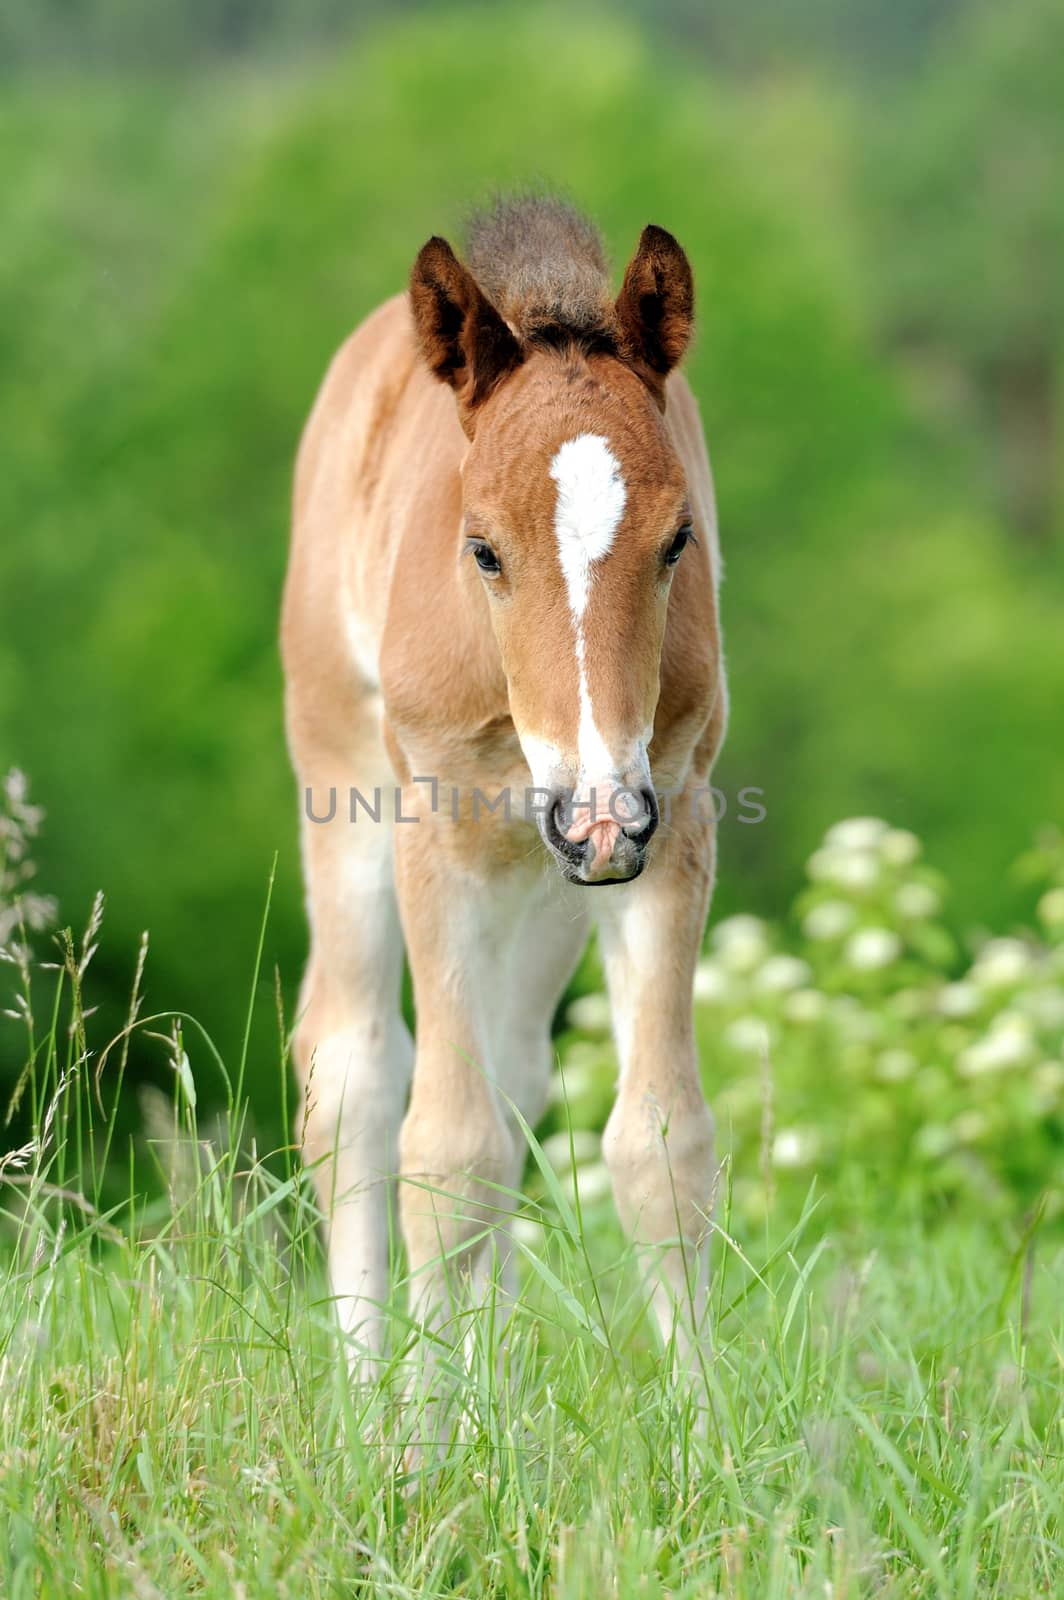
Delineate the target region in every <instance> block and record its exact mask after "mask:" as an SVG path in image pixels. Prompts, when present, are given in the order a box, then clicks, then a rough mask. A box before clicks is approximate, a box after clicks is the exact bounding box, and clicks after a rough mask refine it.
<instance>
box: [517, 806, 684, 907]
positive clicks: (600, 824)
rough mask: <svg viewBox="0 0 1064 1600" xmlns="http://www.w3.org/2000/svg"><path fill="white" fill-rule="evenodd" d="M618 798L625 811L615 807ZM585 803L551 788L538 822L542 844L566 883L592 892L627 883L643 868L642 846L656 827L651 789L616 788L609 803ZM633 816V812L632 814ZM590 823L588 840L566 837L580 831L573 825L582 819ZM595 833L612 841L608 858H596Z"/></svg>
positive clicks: (644, 849) (657, 818)
mask: <svg viewBox="0 0 1064 1600" xmlns="http://www.w3.org/2000/svg"><path fill="white" fill-rule="evenodd" d="M617 796H623V797H625V799H626V805H625V807H624V809H621V808H620V807H618V806H615V805H614V801H615V800H616V798H617ZM594 805H595V799H594V795H592V799H591V801H590V802H580V801H576V800H574V791H573V790H572V789H556V790H555V791H554V792H553V794H552V795H551V800H550V804H549V805H548V806H547V807H546V809H545V811H544V813H543V814H542V815H541V816H540V819H539V830H540V833H541V834H542V836H543V841H544V843H545V844H546V845H547V848H548V849H549V850H550V851H551V853H552V855H553V856H554V858H555V860H556V861H557V863H558V865H559V867H560V868H561V871H562V876H563V877H565V878H567V879H568V880H569V882H570V883H579V884H582V885H583V886H584V887H585V888H589V889H590V888H595V887H597V886H598V885H599V884H607V883H629V882H630V881H631V880H632V879H633V878H638V876H639V874H640V873H641V872H642V870H643V867H644V866H645V865H646V853H647V846H648V845H649V843H650V841H651V839H652V838H653V836H654V833H655V831H656V829H657V826H658V821H659V815H658V802H657V797H656V796H655V794H654V791H653V789H651V788H649V787H648V788H642V789H617V790H615V791H614V793H613V795H611V796H610V801H609V804H600V806H599V808H598V810H597V811H596V810H594V809H591V813H590V816H588V815H587V813H588V810H589V806H590V807H591V808H594ZM633 812H634V814H633ZM582 817H583V818H584V820H586V821H589V822H590V823H591V824H593V825H594V831H592V832H589V833H588V835H587V837H584V838H579V839H571V838H569V837H568V835H569V834H570V833H572V832H575V831H580V830H579V829H578V828H577V827H575V826H574V822H576V821H578V820H579V819H581V818H582ZM596 832H597V833H598V834H599V835H601V834H602V833H603V832H605V833H606V834H607V836H608V837H609V838H610V839H612V850H611V851H610V854H609V857H608V859H607V860H602V859H601V855H602V852H601V848H600V845H599V841H598V839H597V838H596V836H595V834H596Z"/></svg>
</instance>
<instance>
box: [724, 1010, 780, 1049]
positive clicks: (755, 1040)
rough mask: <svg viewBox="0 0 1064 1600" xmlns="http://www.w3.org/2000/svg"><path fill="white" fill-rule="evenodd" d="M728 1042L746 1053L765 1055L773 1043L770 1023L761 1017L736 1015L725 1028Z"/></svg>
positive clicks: (733, 1047) (725, 1036)
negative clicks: (769, 1027) (763, 1020)
mask: <svg viewBox="0 0 1064 1600" xmlns="http://www.w3.org/2000/svg"><path fill="white" fill-rule="evenodd" d="M724 1038H725V1041H726V1043H728V1044H730V1045H731V1047H732V1049H733V1050H741V1051H742V1052H743V1054H744V1055H752V1056H757V1055H764V1054H765V1053H766V1051H767V1050H768V1049H769V1047H770V1045H771V1043H772V1037H771V1035H770V1033H769V1029H768V1024H767V1023H765V1022H762V1020H761V1018H760V1017H736V1019H735V1021H734V1022H732V1023H730V1024H729V1025H728V1027H727V1028H725V1030H724Z"/></svg>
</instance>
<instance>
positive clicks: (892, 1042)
mask: <svg viewBox="0 0 1064 1600" xmlns="http://www.w3.org/2000/svg"><path fill="white" fill-rule="evenodd" d="M1021 871H1022V872H1023V874H1024V875H1025V876H1026V877H1027V878H1028V880H1031V881H1034V880H1038V881H1039V882H1040V885H1041V888H1042V891H1043V892H1042V895H1041V899H1040V900H1039V903H1038V913H1037V918H1038V928H1037V931H1036V930H1034V929H1030V930H1025V931H1024V932H1022V933H1018V934H1014V935H1012V936H1010V937H997V938H987V939H985V940H984V941H983V942H982V943H981V944H979V945H978V947H976V948H975V949H974V950H973V951H972V952H971V954H970V956H968V957H967V958H966V957H965V956H964V955H962V952H961V950H960V948H959V947H958V945H957V942H956V940H955V939H954V937H953V935H952V934H951V933H950V932H949V931H948V929H947V928H946V926H945V925H944V923H943V921H942V920H941V913H942V907H943V904H944V902H945V899H946V889H947V886H946V884H945V883H944V881H943V880H942V878H941V877H940V875H939V874H937V873H936V872H934V871H933V870H932V869H931V868H929V867H928V866H926V865H924V864H923V863H922V861H921V849H920V842H919V840H918V839H917V838H916V837H915V835H913V834H911V833H908V832H905V831H903V830H901V829H897V828H891V827H889V826H888V825H887V824H886V823H885V822H882V821H880V820H879V819H878V818H873V817H857V818H852V819H850V820H848V821H845V822H840V823H838V824H836V825H835V826H834V827H833V828H831V829H830V830H829V832H828V833H827V835H826V837H825V838H824V841H823V843H822V845H821V846H820V848H819V849H818V850H817V851H815V853H814V854H813V856H812V857H811V859H810V861H809V863H808V878H809V884H808V887H807V888H806V889H805V890H803V892H802V893H801V894H800V895H799V897H798V899H797V902H796V905H795V907H794V915H793V936H792V937H791V938H790V939H787V938H785V936H784V933H783V931H782V930H781V929H780V928H777V927H774V926H772V925H770V924H768V923H766V922H764V921H762V920H761V919H759V918H757V917H753V916H734V917H730V918H728V919H727V920H726V921H724V922H720V923H718V924H717V925H716V926H715V927H713V928H712V931H711V933H710V936H709V940H708V949H707V952H706V954H705V955H704V957H703V959H702V960H701V961H700V963H699V966H698V969H697V972H696V975H695V1009H696V1019H697V1028H698V1036H699V1042H700V1048H701V1056H702V1065H703V1074H704V1079H705V1085H706V1091H707V1094H708V1096H709V1099H710V1102H711V1104H712V1106H713V1108H714V1111H715V1113H716V1117H717V1122H718V1127H719V1131H720V1139H719V1143H720V1150H721V1153H722V1154H727V1155H728V1156H729V1157H730V1162H731V1182H732V1186H733V1200H734V1204H735V1205H736V1207H737V1208H738V1209H739V1210H740V1212H742V1213H743V1214H745V1215H746V1216H747V1218H749V1219H753V1218H756V1217H757V1216H759V1215H761V1214H763V1213H764V1211H765V1209H766V1208H767V1207H768V1206H769V1205H770V1204H771V1203H772V1200H773V1196H774V1193H775V1191H776V1190H777V1188H779V1187H782V1186H785V1185H790V1186H791V1187H796V1186H801V1187H802V1188H806V1187H808V1185H809V1182H810V1180H811V1179H812V1178H813V1177H814V1176H815V1177H816V1178H817V1180H818V1185H819V1187H820V1190H821V1192H822V1193H823V1194H824V1196H825V1199H826V1202H827V1204H829V1205H837V1206H839V1207H840V1208H841V1209H845V1208H846V1206H848V1205H849V1204H851V1203H853V1202H854V1201H856V1200H857V1199H858V1198H860V1197H862V1196H863V1197H864V1198H866V1199H867V1198H869V1197H872V1198H874V1200H875V1202H876V1203H879V1204H882V1203H884V1199H885V1197H888V1196H896V1197H897V1198H898V1199H899V1200H901V1199H914V1198H915V1199H916V1200H918V1202H919V1203H920V1204H921V1205H923V1206H926V1205H928V1204H931V1205H936V1206H937V1205H941V1206H947V1205H950V1204H953V1205H963V1206H964V1207H966V1208H972V1207H978V1208H981V1209H983V1210H986V1209H988V1208H989V1209H990V1210H993V1211H996V1212H998V1211H999V1212H1003V1213H1008V1214H1011V1215H1017V1216H1022V1215H1024V1214H1025V1213H1026V1212H1027V1211H1028V1210H1029V1209H1030V1208H1031V1207H1032V1206H1034V1205H1035V1204H1044V1205H1045V1206H1046V1208H1047V1210H1048V1212H1049V1213H1050V1214H1060V1213H1061V1212H1064V845H1062V844H1061V842H1060V841H1058V840H1057V839H1055V838H1053V839H1048V840H1046V841H1044V842H1043V844H1042V845H1041V846H1040V847H1039V849H1038V850H1037V851H1035V852H1033V853H1032V854H1030V855H1029V856H1027V857H1025V858H1024V860H1023V862H1022V863H1021ZM566 1021H567V1025H568V1030H567V1032H566V1034H565V1035H563V1039H562V1069H563V1071H562V1082H563V1084H564V1086H565V1091H566V1092H567V1096H568V1100H569V1106H570V1111H571V1113H572V1117H573V1121H574V1124H575V1125H576V1126H577V1127H578V1128H600V1127H601V1126H602V1120H603V1118H604V1117H605V1115H606V1112H607V1110H608V1106H609V1103H610V1099H611V1095H612V1077H613V1073H614V1070H615V1066H614V1058H613V1053H612V1048H611V1045H610V1043H609V1040H608V1010H607V1006H606V1001H605V997H604V995H602V994H600V993H593V994H589V995H584V996H582V997H581V998H580V999H579V1000H577V1001H575V1002H574V1003H573V1004H572V1005H571V1006H570V1008H569V1011H568V1014H567V1018H566ZM561 1092H562V1091H559V1094H560V1093H561ZM583 1150H585V1146H583V1145H582V1146H581V1150H578V1151H577V1166H578V1170H579V1171H580V1172H581V1173H582V1174H584V1175H585V1176H586V1177H587V1179H588V1187H589V1193H590V1194H591V1195H592V1196H594V1197H597V1196H598V1195H599V1194H600V1193H601V1191H602V1183H601V1177H600V1174H599V1173H598V1171H597V1168H596V1165H595V1162H594V1161H593V1160H587V1161H585V1162H584V1163H581V1160H580V1156H581V1151H583ZM563 1155H564V1158H565V1162H566V1163H568V1160H569V1156H568V1148H567V1147H566V1148H565V1150H564V1151H563Z"/></svg>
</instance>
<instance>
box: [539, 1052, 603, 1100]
mask: <svg viewBox="0 0 1064 1600" xmlns="http://www.w3.org/2000/svg"><path fill="white" fill-rule="evenodd" d="M592 1048H594V1047H592ZM601 1077H602V1073H601V1071H599V1070H597V1065H593V1064H592V1063H591V1062H590V1061H581V1060H579V1059H577V1058H575V1056H574V1052H573V1049H572V1048H571V1049H570V1050H569V1051H567V1052H566V1056H565V1062H564V1070H563V1071H561V1072H553V1073H552V1074H551V1079H550V1083H549V1085H548V1087H547V1099H548V1101H549V1103H550V1104H551V1105H552V1106H563V1105H565V1103H566V1101H568V1100H580V1099H582V1098H583V1096H584V1095H586V1094H593V1093H594V1092H595V1090H596V1089H597V1088H598V1086H599V1082H600V1080H601Z"/></svg>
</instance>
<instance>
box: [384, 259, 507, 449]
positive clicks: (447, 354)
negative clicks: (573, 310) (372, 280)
mask: <svg viewBox="0 0 1064 1600" xmlns="http://www.w3.org/2000/svg"><path fill="white" fill-rule="evenodd" d="M410 305H411V309H412V311H413V314H414V328H415V331H416V333H417V341H418V345H419V347H420V350H421V354H422V357H423V358H424V360H425V362H426V363H427V365H428V368H429V370H430V371H431V372H433V373H434V374H435V375H436V377H437V378H439V379H440V380H441V382H443V383H449V384H450V386H451V388H452V389H453V390H454V393H455V399H456V400H457V401H458V415H459V417H460V419H461V422H462V426H463V427H464V428H465V430H466V432H467V433H468V434H470V435H472V433H473V414H474V412H475V410H476V408H477V407H478V406H479V405H481V404H482V403H483V401H485V400H486V399H487V398H488V396H489V394H491V392H492V391H493V389H494V388H495V387H496V385H497V384H498V383H500V382H501V381H502V379H503V378H504V377H505V376H506V374H507V373H508V372H510V371H511V370H512V369H513V368H514V367H516V366H518V365H519V364H520V362H521V361H522V360H523V352H522V350H521V346H520V345H519V344H518V342H517V340H516V339H515V337H514V335H513V334H512V333H511V331H510V329H509V328H508V327H507V325H506V323H505V322H504V321H503V319H502V317H500V315H499V313H498V312H497V311H496V309H495V307H494V306H493V305H492V303H491V301H490V300H489V299H488V297H487V296H486V295H485V294H484V292H483V290H482V289H481V287H480V285H479V284H478V283H477V280H476V279H475V278H474V277H473V274H472V273H471V272H469V271H468V270H467V269H466V268H465V267H463V265H462V263H461V262H460V261H459V260H458V258H457V256H456V255H455V253H454V251H453V250H452V249H451V247H450V245H449V244H448V243H447V240H446V239H439V238H433V239H430V240H429V242H428V244H426V245H423V246H422V248H421V250H420V252H419V253H418V258H417V260H416V261H415V262H414V268H413V271H412V272H411V274H410Z"/></svg>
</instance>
